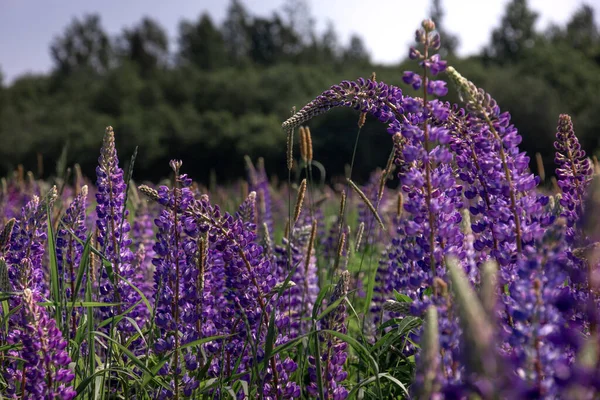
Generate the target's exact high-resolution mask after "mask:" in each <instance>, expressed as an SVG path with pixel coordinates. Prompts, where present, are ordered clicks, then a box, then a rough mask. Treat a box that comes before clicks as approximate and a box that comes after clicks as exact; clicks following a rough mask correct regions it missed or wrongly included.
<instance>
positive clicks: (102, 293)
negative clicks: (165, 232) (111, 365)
mask: <svg viewBox="0 0 600 400" xmlns="http://www.w3.org/2000/svg"><path fill="white" fill-rule="evenodd" d="M96 177H97V183H96V185H97V189H98V191H97V193H96V202H97V205H96V214H97V220H96V228H97V232H98V238H97V240H98V245H99V247H100V251H101V252H102V253H103V255H104V257H106V259H107V260H108V261H109V262H110V263H111V264H112V269H113V272H114V274H115V275H114V276H113V278H114V281H111V279H110V278H109V276H108V271H107V270H106V268H102V272H101V277H100V280H99V283H98V288H99V297H100V300H101V301H104V302H107V303H112V302H118V303H123V305H122V306H117V307H116V309H113V308H112V307H111V308H109V307H103V308H100V309H99V311H100V313H101V315H102V317H103V318H107V317H110V316H112V315H114V313H115V311H117V312H120V310H121V309H127V308H128V307H130V306H132V305H133V304H135V303H137V302H138V301H139V300H140V295H139V294H138V293H137V292H136V291H135V290H133V289H132V288H131V287H130V286H129V285H128V284H127V283H126V282H125V281H124V279H125V280H128V281H129V282H131V283H132V284H136V283H137V280H138V279H137V277H136V271H135V270H134V269H133V266H132V261H133V253H132V251H131V250H130V248H129V246H130V245H131V239H130V238H129V231H130V230H131V228H130V225H129V222H128V221H127V218H126V217H127V215H128V211H127V210H126V205H125V196H126V193H125V191H126V188H127V185H126V183H125V181H124V179H123V170H122V169H121V168H120V167H119V159H118V158H117V149H116V148H115V135H114V132H113V129H112V127H110V126H109V127H108V128H106V132H105V134H104V140H103V143H102V149H101V150H100V157H99V158H98V166H97V167H96ZM117 275H118V276H117ZM128 316H129V317H130V318H133V319H134V320H136V321H137V322H138V324H141V323H142V321H143V320H144V319H145V318H146V316H147V309H146V307H145V305H144V304H143V303H141V304H139V306H138V307H136V308H135V309H134V310H133V311H132V312H131V313H130V314H129V315H128ZM122 321H123V322H122V325H123V326H124V329H126V330H129V331H133V330H134V328H133V327H132V326H131V325H130V323H129V322H128V321H127V320H122Z"/></svg>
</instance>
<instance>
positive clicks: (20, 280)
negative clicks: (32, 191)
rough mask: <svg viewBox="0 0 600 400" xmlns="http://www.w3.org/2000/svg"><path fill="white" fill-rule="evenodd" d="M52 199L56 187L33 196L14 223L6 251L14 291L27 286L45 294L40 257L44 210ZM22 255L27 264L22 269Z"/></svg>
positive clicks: (51, 202) (44, 228) (45, 234)
mask: <svg viewBox="0 0 600 400" xmlns="http://www.w3.org/2000/svg"><path fill="white" fill-rule="evenodd" d="M55 199H56V187H53V188H52V190H50V192H49V193H48V194H47V195H46V197H45V198H44V200H42V201H40V198H39V197H37V196H33V198H32V199H31V200H30V201H29V203H27V204H26V205H25V207H23V210H22V211H21V217H20V218H19V219H18V220H17V222H16V223H15V226H14V228H13V233H12V235H11V240H10V246H9V249H8V252H7V255H6V261H7V264H8V267H9V270H8V272H9V278H10V282H11V283H12V285H13V290H15V291H21V290H23V289H25V288H30V289H31V290H33V291H35V292H37V293H39V294H41V295H42V296H44V297H46V298H47V297H48V286H47V284H46V279H45V276H44V274H45V272H44V267H43V260H44V247H45V245H46V240H47V236H48V235H47V218H48V217H47V210H49V209H52V205H53V204H54V200H55ZM24 259H27V260H28V264H29V265H30V268H26V269H21V266H22V264H23V260H24Z"/></svg>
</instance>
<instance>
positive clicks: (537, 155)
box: [535, 153, 546, 182]
mask: <svg viewBox="0 0 600 400" xmlns="http://www.w3.org/2000/svg"><path fill="white" fill-rule="evenodd" d="M535 162H536V163H537V169H538V175H539V176H540V179H541V180H542V182H543V181H545V180H546V170H545V169H544V160H543V159H542V155H541V154H540V153H535Z"/></svg>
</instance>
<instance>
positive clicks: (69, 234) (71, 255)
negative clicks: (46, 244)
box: [56, 186, 88, 301]
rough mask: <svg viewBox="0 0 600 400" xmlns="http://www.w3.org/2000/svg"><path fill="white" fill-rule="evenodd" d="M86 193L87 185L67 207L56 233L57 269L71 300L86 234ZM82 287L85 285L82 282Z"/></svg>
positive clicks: (73, 296)
mask: <svg viewBox="0 0 600 400" xmlns="http://www.w3.org/2000/svg"><path fill="white" fill-rule="evenodd" d="M87 195H88V189H87V186H83V187H82V188H81V191H80V193H79V195H77V197H75V199H74V200H73V202H72V203H71V204H70V205H69V207H68V208H67V211H66V212H65V215H64V216H63V218H62V220H61V224H60V226H59V229H58V232H57V235H56V258H57V265H58V271H59V274H60V276H61V279H62V282H63V283H62V285H63V287H64V290H65V294H66V296H67V299H70V300H71V301H72V300H74V299H75V298H76V297H77V295H78V294H77V293H74V290H75V280H76V276H77V268H78V267H79V262H80V260H81V253H82V252H83V244H82V243H84V242H85V240H86V236H87V235H86V226H85V219H86V208H87ZM77 239H79V240H77ZM82 287H85V286H84V284H83V283H82Z"/></svg>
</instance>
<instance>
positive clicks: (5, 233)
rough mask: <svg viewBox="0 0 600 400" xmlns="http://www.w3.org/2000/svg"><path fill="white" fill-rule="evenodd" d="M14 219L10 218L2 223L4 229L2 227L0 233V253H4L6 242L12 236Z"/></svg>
mask: <svg viewBox="0 0 600 400" xmlns="http://www.w3.org/2000/svg"><path fill="white" fill-rule="evenodd" d="M15 222H16V219H14V218H11V219H9V220H8V222H6V224H5V225H4V229H2V233H0V253H4V252H5V251H6V250H7V249H8V244H9V243H10V238H11V236H12V230H13V227H14V226H15Z"/></svg>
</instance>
